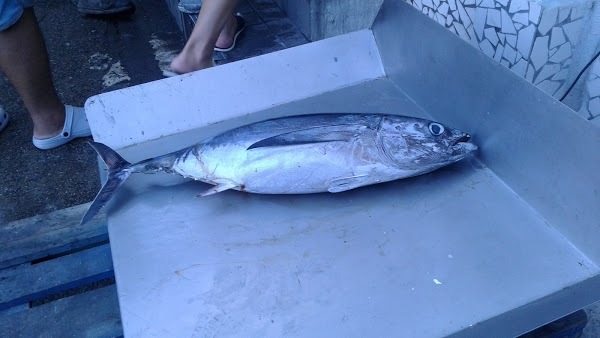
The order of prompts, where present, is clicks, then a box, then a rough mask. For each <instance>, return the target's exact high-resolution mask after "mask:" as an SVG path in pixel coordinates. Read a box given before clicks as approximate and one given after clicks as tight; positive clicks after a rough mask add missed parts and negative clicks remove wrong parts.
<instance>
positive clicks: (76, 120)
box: [33, 105, 92, 150]
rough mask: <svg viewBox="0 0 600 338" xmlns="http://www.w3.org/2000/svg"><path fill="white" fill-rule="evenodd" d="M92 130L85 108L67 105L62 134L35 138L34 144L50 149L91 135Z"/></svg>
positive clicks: (39, 147) (40, 147) (43, 148)
mask: <svg viewBox="0 0 600 338" xmlns="http://www.w3.org/2000/svg"><path fill="white" fill-rule="evenodd" d="M91 135H92V131H91V129H90V125H89V123H88V121H87V118H86V116H85V110H84V109H83V108H81V107H73V106H68V105H65V126H64V127H63V130H62V132H61V133H60V134H58V135H56V136H54V137H50V138H45V139H41V140H40V139H37V138H35V137H34V138H33V145H35V146H36V147H37V148H38V149H42V150H48V149H52V148H56V147H59V146H62V145H63V144H65V143H68V142H69V141H71V140H73V139H76V138H78V137H87V136H91Z"/></svg>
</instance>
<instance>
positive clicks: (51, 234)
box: [0, 204, 123, 337]
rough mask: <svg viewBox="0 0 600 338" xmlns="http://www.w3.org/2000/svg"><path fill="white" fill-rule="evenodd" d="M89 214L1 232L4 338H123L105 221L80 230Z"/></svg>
mask: <svg viewBox="0 0 600 338" xmlns="http://www.w3.org/2000/svg"><path fill="white" fill-rule="evenodd" d="M88 206H89V204H83V205H79V206H75V207H72V208H68V209H64V210H59V211H56V212H53V213H50V214H46V215H40V216H35V217H32V218H28V219H24V220H19V221H15V222H12V223H9V224H6V225H3V226H0V239H1V242H2V243H1V244H2V245H1V246H0V337H37V336H50V337H66V336H93V337H118V336H122V334H123V332H122V326H121V319H120V313H119V305H118V299H117V292H116V287H115V285H114V272H113V266H112V258H111V253H110V246H109V244H108V233H107V229H106V221H105V215H104V214H101V215H98V216H97V217H96V218H95V219H94V220H93V221H91V222H89V223H87V224H85V225H83V226H80V225H79V220H80V219H81V216H82V215H83V213H84V212H85V211H86V210H87V207H88ZM99 286H100V287H99Z"/></svg>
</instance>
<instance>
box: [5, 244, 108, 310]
mask: <svg viewBox="0 0 600 338" xmlns="http://www.w3.org/2000/svg"><path fill="white" fill-rule="evenodd" d="M9 270H12V273H7V271H9ZM2 275H3V276H2V277H1V278H0V311H1V310H4V309H8V308H10V307H13V306H16V305H19V304H23V303H26V302H30V301H33V300H36V299H41V298H45V297H47V296H50V295H53V294H56V293H60V292H63V291H66V290H69V289H72V288H76V287H79V286H83V285H87V284H89V283H92V282H95V281H99V280H102V279H106V278H109V277H112V276H114V272H113V265H112V258H111V253H110V246H109V245H108V244H104V245H101V246H99V247H95V248H91V249H88V250H84V251H79V252H76V253H73V254H70V255H67V256H62V257H58V258H55V259H52V260H48V261H44V262H41V263H39V264H34V265H30V266H28V267H27V268H23V267H22V266H18V267H14V268H10V269H6V270H4V271H3V274H2Z"/></svg>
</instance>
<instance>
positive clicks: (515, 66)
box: [406, 0, 600, 124]
mask: <svg viewBox="0 0 600 338" xmlns="http://www.w3.org/2000/svg"><path fill="white" fill-rule="evenodd" d="M406 1H407V2H408V3H410V4H411V5H413V6H414V7H415V8H417V9H418V10H420V11H422V12H423V13H424V14H426V15H428V16H429V17H430V18H432V19H434V20H436V21H437V22H439V23H440V24H441V25H443V26H444V27H446V28H448V29H449V30H450V31H452V32H454V33H456V34H457V35H459V36H460V37H461V38H463V39H464V40H466V41H468V42H469V43H470V44H471V45H473V46H475V47H476V48H479V49H480V50H481V51H482V52H483V53H485V54H486V55H488V56H489V57H491V58H493V59H494V60H496V61H498V62H500V63H501V64H502V65H504V66H506V67H507V68H510V69H511V70H512V71H514V72H515V73H517V74H519V75H520V76H522V77H524V78H526V79H527V80H528V81H530V82H532V83H534V84H535V85H536V86H538V87H539V88H540V89H542V90H544V91H545V92H546V93H548V94H550V95H553V96H555V97H557V98H558V97H560V96H562V95H563V94H564V93H565V91H566V90H567V88H568V87H569V86H570V85H571V83H572V81H573V79H574V77H575V76H577V73H578V72H579V71H580V69H576V70H573V69H571V65H572V63H573V57H574V54H575V53H576V52H577V47H578V44H579V43H580V40H581V39H582V35H583V34H584V31H585V30H584V29H583V28H584V23H585V22H586V19H587V17H588V16H589V14H588V13H589V9H590V7H591V3H579V4H576V5H569V6H564V7H552V8H550V7H547V8H544V7H542V5H540V4H539V3H537V2H535V1H529V0H406ZM593 70H594V71H595V73H592V72H590V75H589V76H590V77H589V78H588V80H587V92H588V93H587V94H588V95H584V100H586V97H585V96H587V100H589V103H588V104H587V106H588V107H587V108H588V113H589V116H586V117H587V118H588V119H590V120H597V121H594V122H596V123H599V124H600V62H596V63H595V67H594V69H593ZM594 74H596V75H595V77H594ZM583 80H585V79H583ZM582 106H586V105H585V102H584V105H582ZM575 109H576V110H577V108H575ZM580 113H581V114H582V115H584V116H585V113H584V112H582V111H580ZM594 117H599V118H598V119H594Z"/></svg>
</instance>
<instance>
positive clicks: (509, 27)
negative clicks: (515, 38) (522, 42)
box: [501, 8, 517, 34]
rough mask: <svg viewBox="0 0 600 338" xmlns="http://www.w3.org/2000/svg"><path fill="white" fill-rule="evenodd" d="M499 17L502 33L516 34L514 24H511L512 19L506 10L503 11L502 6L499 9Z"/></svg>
mask: <svg viewBox="0 0 600 338" xmlns="http://www.w3.org/2000/svg"><path fill="white" fill-rule="evenodd" d="M501 17H502V33H507V34H517V30H516V29H515V25H514V24H513V21H512V19H511V18H510V15H508V12H507V11H505V10H504V8H503V9H502V10H501Z"/></svg>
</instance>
